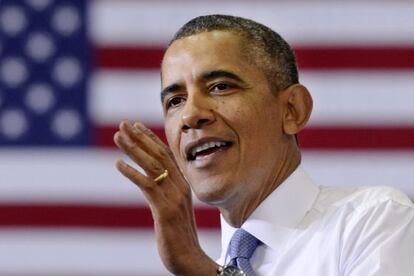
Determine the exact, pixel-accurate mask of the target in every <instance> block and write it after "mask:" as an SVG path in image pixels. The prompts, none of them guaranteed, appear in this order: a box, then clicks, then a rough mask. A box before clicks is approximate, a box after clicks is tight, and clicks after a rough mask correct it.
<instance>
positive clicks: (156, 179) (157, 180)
mask: <svg viewBox="0 0 414 276" xmlns="http://www.w3.org/2000/svg"><path fill="white" fill-rule="evenodd" d="M167 176H168V171H167V170H164V172H163V173H162V174H160V175H159V176H157V177H156V178H154V182H156V183H159V182H161V181H163V180H164V179H166V178H167Z"/></svg>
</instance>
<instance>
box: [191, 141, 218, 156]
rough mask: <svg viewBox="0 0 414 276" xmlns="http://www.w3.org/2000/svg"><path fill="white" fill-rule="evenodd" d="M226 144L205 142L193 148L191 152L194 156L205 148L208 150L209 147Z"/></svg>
mask: <svg viewBox="0 0 414 276" xmlns="http://www.w3.org/2000/svg"><path fill="white" fill-rule="evenodd" d="M225 145H226V142H207V143H204V144H202V145H200V146H197V147H195V148H193V150H192V151H191V154H192V156H195V155H196V153H198V152H200V151H203V150H206V149H209V148H214V147H222V146H225Z"/></svg>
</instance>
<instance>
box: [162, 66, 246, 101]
mask: <svg viewBox="0 0 414 276" xmlns="http://www.w3.org/2000/svg"><path fill="white" fill-rule="evenodd" d="M217 78H228V79H233V80H235V81H238V82H241V83H243V84H245V81H243V80H242V79H241V78H240V77H239V76H238V75H236V74H235V73H232V72H230V71H226V70H212V71H208V72H205V73H203V74H202V75H201V79H202V80H204V81H211V80H213V79H217ZM182 88H183V86H182V85H181V84H178V83H173V84H171V85H168V86H167V87H165V88H164V89H162V90H161V102H164V99H165V97H166V96H167V95H168V94H173V93H175V92H177V91H179V90H181V89H182Z"/></svg>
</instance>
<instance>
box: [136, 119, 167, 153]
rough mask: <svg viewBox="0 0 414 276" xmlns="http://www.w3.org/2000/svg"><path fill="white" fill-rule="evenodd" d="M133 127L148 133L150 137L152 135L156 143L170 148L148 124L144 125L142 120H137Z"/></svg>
mask: <svg viewBox="0 0 414 276" xmlns="http://www.w3.org/2000/svg"><path fill="white" fill-rule="evenodd" d="M133 127H134V128H135V129H136V130H138V131H142V132H144V133H145V134H147V136H148V137H150V138H151V139H152V140H153V141H154V142H155V143H157V144H158V145H159V146H160V147H163V148H166V149H168V146H167V145H166V144H165V143H164V142H163V141H161V139H160V138H159V137H158V136H157V135H155V133H154V132H152V131H151V130H150V129H149V128H147V127H146V126H144V125H143V124H142V123H140V122H135V123H134V125H133Z"/></svg>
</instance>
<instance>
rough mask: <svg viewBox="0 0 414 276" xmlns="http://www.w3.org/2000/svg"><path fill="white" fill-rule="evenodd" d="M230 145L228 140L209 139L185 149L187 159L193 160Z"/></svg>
mask: <svg viewBox="0 0 414 276" xmlns="http://www.w3.org/2000/svg"><path fill="white" fill-rule="evenodd" d="M231 145H232V143H231V142H228V141H210V142H204V143H201V144H199V145H195V146H193V147H190V148H189V149H188V150H187V160H189V161H193V160H196V159H197V158H201V157H203V156H207V155H209V154H212V153H214V152H217V151H222V150H226V149H228V148H229V147H231Z"/></svg>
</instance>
